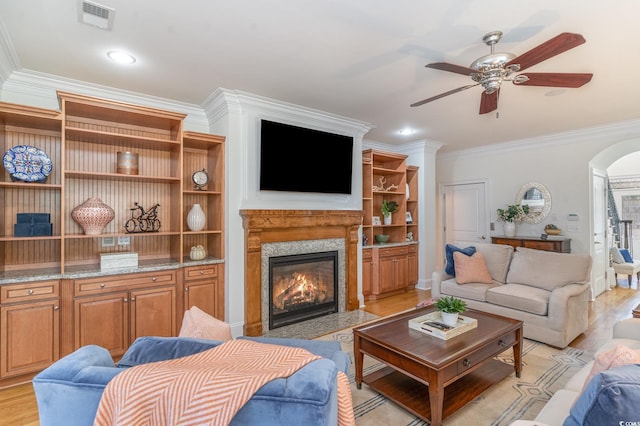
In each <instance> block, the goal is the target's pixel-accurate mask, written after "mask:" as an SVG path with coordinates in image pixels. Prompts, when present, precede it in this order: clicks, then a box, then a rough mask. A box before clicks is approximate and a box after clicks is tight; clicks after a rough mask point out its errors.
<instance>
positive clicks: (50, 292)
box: [0, 280, 60, 303]
mask: <svg viewBox="0 0 640 426" xmlns="http://www.w3.org/2000/svg"><path fill="white" fill-rule="evenodd" d="M59 296H60V282H59V281H58V280H52V281H40V282H36V283H28V284H10V285H3V286H0V303H14V302H27V301H31V300H41V299H50V298H57V297H59Z"/></svg>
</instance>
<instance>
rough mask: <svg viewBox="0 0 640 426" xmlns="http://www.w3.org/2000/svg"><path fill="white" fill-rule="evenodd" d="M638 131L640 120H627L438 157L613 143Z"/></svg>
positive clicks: (634, 134) (470, 155)
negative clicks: (600, 141)
mask: <svg viewBox="0 0 640 426" xmlns="http://www.w3.org/2000/svg"><path fill="white" fill-rule="evenodd" d="M638 133H640V120H629V121H623V122H619V123H613V124H606V125H601V126H594V127H586V128H583V129H575V130H570V131H567V132H562V133H554V134H550V135H546V136H538V137H535V138H527V139H520V140H515V141H510V142H504V143H499V144H494V145H488V146H484V147H478V148H470V149H465V150H460V151H451V152H446V153H444V154H440V155H439V158H440V159H446V158H464V157H477V156H479V155H493V154H495V153H496V152H501V153H504V152H505V151H511V152H517V151H527V150H530V149H531V148H532V147H535V148H536V149H544V148H551V147H558V146H559V145H569V144H574V143H575V142H576V141H577V140H583V141H584V140H594V139H603V138H607V139H609V140H611V142H612V143H613V142H617V141H622V140H625V139H628V138H631V137H637V135H638Z"/></svg>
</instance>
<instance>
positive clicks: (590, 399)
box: [511, 318, 640, 426]
mask: <svg viewBox="0 0 640 426" xmlns="http://www.w3.org/2000/svg"><path fill="white" fill-rule="evenodd" d="M617 345H624V346H625V347H626V348H629V349H631V350H639V349H640V318H627V319H624V320H622V321H619V322H617V323H616V324H615V325H614V327H613V339H611V340H609V341H608V342H606V343H605V344H604V345H602V347H600V348H599V349H598V351H597V352H596V354H595V355H594V359H595V358H596V357H598V356H599V355H600V354H604V353H606V352H608V351H611V350H615V348H616V346H617ZM593 364H594V360H591V361H590V362H588V363H587V364H586V365H585V366H583V367H582V368H581V369H580V370H578V372H577V373H576V374H575V375H574V376H573V377H572V378H571V379H569V381H568V382H567V384H566V385H565V386H564V388H563V389H560V390H558V391H556V392H555V393H554V394H553V396H552V397H551V399H550V400H549V401H548V402H547V403H546V404H545V406H544V407H543V408H542V410H541V411H540V412H539V413H538V415H537V416H536V418H535V420H534V421H530V420H529V421H527V420H518V421H516V422H514V423H512V424H511V426H533V425H536V426H561V425H563V424H564V425H575V424H588V425H598V426H605V425H607V424H612V425H631V424H633V425H636V424H638V420H639V419H640V416H639V415H638V412H640V411H639V410H638V408H637V404H638V394H639V392H640V365H638V364H635V365H633V364H632V365H628V366H622V365H620V366H618V367H617V368H620V369H622V368H624V369H625V370H626V371H624V377H625V379H624V380H619V379H616V377H615V376H620V375H621V373H622V372H623V370H615V369H613V367H612V369H609V370H608V374H607V370H604V371H605V372H604V374H607V375H608V377H603V378H601V380H600V383H596V384H595V386H594V385H592V386H591V387H590V388H589V389H587V388H586V387H585V380H586V379H587V377H588V376H589V373H591V369H592V368H593ZM597 370H598V371H600V369H599V368H598V369H597ZM598 384H599V386H598ZM570 410H573V411H572V412H571V414H572V418H571V419H567V417H568V416H569V414H570ZM603 417H604V418H606V420H603ZM565 419H567V420H566V422H565Z"/></svg>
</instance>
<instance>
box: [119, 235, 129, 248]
mask: <svg viewBox="0 0 640 426" xmlns="http://www.w3.org/2000/svg"><path fill="white" fill-rule="evenodd" d="M130 243H131V237H129V236H127V235H121V236H119V237H118V245H119V246H128V245H129V244H130Z"/></svg>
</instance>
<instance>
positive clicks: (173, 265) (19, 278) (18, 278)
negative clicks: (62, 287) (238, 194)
mask: <svg viewBox="0 0 640 426" xmlns="http://www.w3.org/2000/svg"><path fill="white" fill-rule="evenodd" d="M218 263H224V259H203V260H193V261H192V260H190V261H189V262H188V263H179V262H168V263H158V264H145V265H142V266H138V267H137V268H122V269H113V270H109V271H98V270H95V269H91V270H83V271H81V270H78V271H71V272H65V273H64V274H61V273H54V272H52V273H51V274H47V273H42V274H38V275H35V274H34V275H25V274H24V273H21V272H20V271H15V272H14V273H4V274H2V275H1V276H0V285H6V284H17V283H23V282H32V281H44V280H62V279H66V280H75V279H80V278H96V277H107V276H111V275H122V274H130V273H139V272H154V271H166V270H171V269H179V268H184V267H190V266H199V265H212V264H218Z"/></svg>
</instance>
